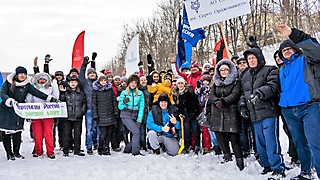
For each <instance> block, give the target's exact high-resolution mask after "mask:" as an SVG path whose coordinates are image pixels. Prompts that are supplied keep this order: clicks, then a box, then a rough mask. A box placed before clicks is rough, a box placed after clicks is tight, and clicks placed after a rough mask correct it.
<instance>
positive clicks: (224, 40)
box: [219, 22, 231, 60]
mask: <svg viewBox="0 0 320 180" xmlns="http://www.w3.org/2000/svg"><path fill="white" fill-rule="evenodd" d="M219 24H220V29H221V34H222V38H223V42H224V45H225V48H226V51H227V55H228V59H229V60H231V57H230V53H229V47H228V44H227V39H226V35H225V34H224V29H223V25H222V22H220V23H219Z"/></svg>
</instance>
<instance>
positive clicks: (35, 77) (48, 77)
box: [32, 73, 52, 89]
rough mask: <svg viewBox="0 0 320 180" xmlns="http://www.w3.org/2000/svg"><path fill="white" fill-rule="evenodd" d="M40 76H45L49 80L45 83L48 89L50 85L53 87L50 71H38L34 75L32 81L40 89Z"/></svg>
mask: <svg viewBox="0 0 320 180" xmlns="http://www.w3.org/2000/svg"><path fill="white" fill-rule="evenodd" d="M40 78H45V79H47V82H46V83H45V84H44V88H45V89H47V88H49V87H51V83H52V79H51V76H50V75H49V74H48V73H37V74H35V75H34V77H33V78H32V83H33V84H34V86H35V87H36V88H37V89H39V88H40V84H38V80H39V79H40Z"/></svg>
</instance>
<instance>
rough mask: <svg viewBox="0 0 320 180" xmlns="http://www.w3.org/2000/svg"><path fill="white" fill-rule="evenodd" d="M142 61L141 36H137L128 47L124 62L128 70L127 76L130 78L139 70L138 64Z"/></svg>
mask: <svg viewBox="0 0 320 180" xmlns="http://www.w3.org/2000/svg"><path fill="white" fill-rule="evenodd" d="M139 61H140V57H139V34H136V35H135V36H134V37H133V38H132V40H131V41H130V43H129V45H128V49H127V52H126V59H125V61H124V63H125V65H124V67H125V68H126V70H127V74H126V76H127V77H129V76H130V75H131V74H133V73H134V72H135V71H137V70H139V68H138V62H139Z"/></svg>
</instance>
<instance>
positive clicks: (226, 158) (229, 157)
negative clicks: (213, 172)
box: [221, 154, 232, 164]
mask: <svg viewBox="0 0 320 180" xmlns="http://www.w3.org/2000/svg"><path fill="white" fill-rule="evenodd" d="M229 161H232V156H231V154H224V156H223V161H222V162H221V164H224V163H227V162H229Z"/></svg>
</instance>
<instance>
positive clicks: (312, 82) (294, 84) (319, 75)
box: [279, 28, 320, 107]
mask: <svg viewBox="0 0 320 180" xmlns="http://www.w3.org/2000/svg"><path fill="white" fill-rule="evenodd" d="M289 38H290V39H291V40H286V41H284V42H283V43H281V45H280V48H279V57H280V58H281V59H282V60H283V62H284V65H283V67H282V68H281V69H280V73H279V77H280V86H281V93H280V102H279V105H280V106H282V107H292V106H299V105H304V104H306V103H310V102H318V101H319V100H320V65H319V62H320V45H319V44H318V42H317V41H316V40H315V39H313V38H311V36H310V35H309V34H306V33H304V32H303V31H300V30H298V29H295V28H292V33H291V34H290V36H289ZM295 43H296V44H295ZM285 47H292V48H293V49H295V51H296V54H293V55H292V56H291V58H290V60H287V59H285V58H284V57H283V55H282V49H284V48H285ZM300 48H301V49H302V51H301V49H300ZM292 97H294V98H292Z"/></svg>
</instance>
